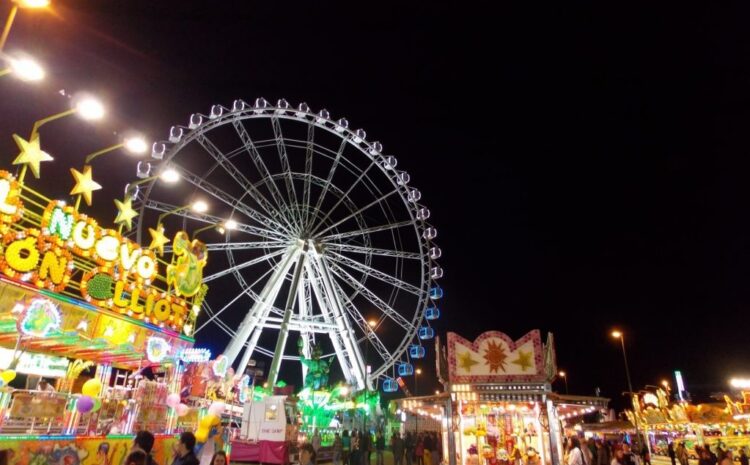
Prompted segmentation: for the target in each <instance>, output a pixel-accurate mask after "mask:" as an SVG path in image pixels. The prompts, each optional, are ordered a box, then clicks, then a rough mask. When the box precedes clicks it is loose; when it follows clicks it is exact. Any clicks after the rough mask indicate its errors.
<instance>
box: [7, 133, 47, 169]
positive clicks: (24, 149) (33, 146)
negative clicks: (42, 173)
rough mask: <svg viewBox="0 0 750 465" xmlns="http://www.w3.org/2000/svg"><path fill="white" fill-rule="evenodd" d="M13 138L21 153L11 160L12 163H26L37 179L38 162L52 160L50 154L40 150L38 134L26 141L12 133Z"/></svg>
mask: <svg viewBox="0 0 750 465" xmlns="http://www.w3.org/2000/svg"><path fill="white" fill-rule="evenodd" d="M13 140H15V141H16V145H18V148H19V149H21V153H19V154H18V156H17V157H16V159H15V160H13V164H14V165H28V167H29V168H31V172H32V173H34V177H35V178H37V179H39V164H40V163H41V162H43V161H52V160H54V158H52V157H51V156H50V154H48V153H47V152H45V151H43V150H42V148H41V146H40V145H39V135H36V136H34V137H33V138H32V139H31V140H29V141H27V140H26V139H24V138H23V137H21V136H19V135H18V134H13Z"/></svg>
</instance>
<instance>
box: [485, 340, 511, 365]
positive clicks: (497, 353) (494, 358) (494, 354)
mask: <svg viewBox="0 0 750 465" xmlns="http://www.w3.org/2000/svg"><path fill="white" fill-rule="evenodd" d="M507 358H508V354H506V353H505V349H503V346H502V345H500V344H499V343H495V342H494V341H489V342H488V343H487V349H486V350H485V352H484V360H485V361H486V363H487V365H489V366H490V373H492V372H493V371H494V372H497V370H498V369H499V370H500V371H505V359H507Z"/></svg>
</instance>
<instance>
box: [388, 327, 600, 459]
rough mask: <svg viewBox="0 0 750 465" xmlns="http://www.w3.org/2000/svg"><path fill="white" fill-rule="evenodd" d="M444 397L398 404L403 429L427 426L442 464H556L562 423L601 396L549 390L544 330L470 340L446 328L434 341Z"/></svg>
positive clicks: (551, 374)
mask: <svg viewBox="0 0 750 465" xmlns="http://www.w3.org/2000/svg"><path fill="white" fill-rule="evenodd" d="M436 346H437V347H436V352H437V353H438V354H439V357H437V371H438V378H439V379H440V381H441V382H442V383H443V384H444V386H445V394H440V395H437V396H427V397H414V398H406V399H401V400H399V401H398V406H399V410H400V413H401V414H402V420H403V428H402V429H403V431H402V432H407V431H411V432H414V431H424V430H435V431H436V432H439V433H440V436H441V438H442V445H443V450H444V451H448V452H447V453H445V454H443V455H444V457H443V462H444V463H448V464H450V465H456V464H459V465H480V464H481V465H499V464H503V465H505V464H509V463H513V461H514V460H517V459H519V458H521V459H523V460H524V462H527V461H528V462H530V463H539V464H554V465H558V464H560V463H562V458H563V450H562V434H563V429H562V428H563V424H564V422H567V421H574V419H576V418H578V417H582V416H583V415H586V414H589V413H593V412H595V411H598V410H606V408H607V404H608V401H609V400H608V399H605V398H601V397H586V396H568V395H560V394H557V393H555V392H553V391H552V388H551V382H552V381H553V380H554V378H555V376H556V374H557V367H556V361H555V348H554V340H553V336H552V334H549V335H548V337H547V342H546V343H543V342H542V339H541V334H540V332H539V331H538V330H534V331H531V332H529V333H527V334H526V335H524V336H523V337H521V338H520V339H518V340H513V339H512V338H510V337H509V336H507V335H506V334H504V333H501V332H499V331H488V332H485V333H482V334H481V335H479V337H477V338H476V339H475V340H474V341H470V340H467V339H464V338H462V337H461V336H459V335H457V334H455V333H448V338H447V347H443V346H441V345H440V340H439V339H438V340H437V341H436Z"/></svg>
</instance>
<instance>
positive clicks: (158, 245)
mask: <svg viewBox="0 0 750 465" xmlns="http://www.w3.org/2000/svg"><path fill="white" fill-rule="evenodd" d="M148 232H149V234H151V244H150V245H149V246H148V248H149V250H153V249H156V250H158V251H159V256H162V255H164V246H165V245H167V244H169V239H167V236H165V235H164V226H162V225H158V226H156V229H154V228H148Z"/></svg>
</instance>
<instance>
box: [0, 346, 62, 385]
mask: <svg viewBox="0 0 750 465" xmlns="http://www.w3.org/2000/svg"><path fill="white" fill-rule="evenodd" d="M13 352H14V351H13V350H10V349H5V348H2V347H0V369H3V370H6V369H8V367H10V364H11V362H12V361H13ZM69 364H70V361H69V360H68V359H67V358H65V357H56V356H54V355H44V354H33V353H29V352H24V353H23V354H21V358H20V359H19V361H18V365H17V366H16V368H15V370H16V371H17V372H18V373H23V374H25V375H34V376H42V377H45V378H63V377H65V374H66V373H67V371H68V365H69Z"/></svg>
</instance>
